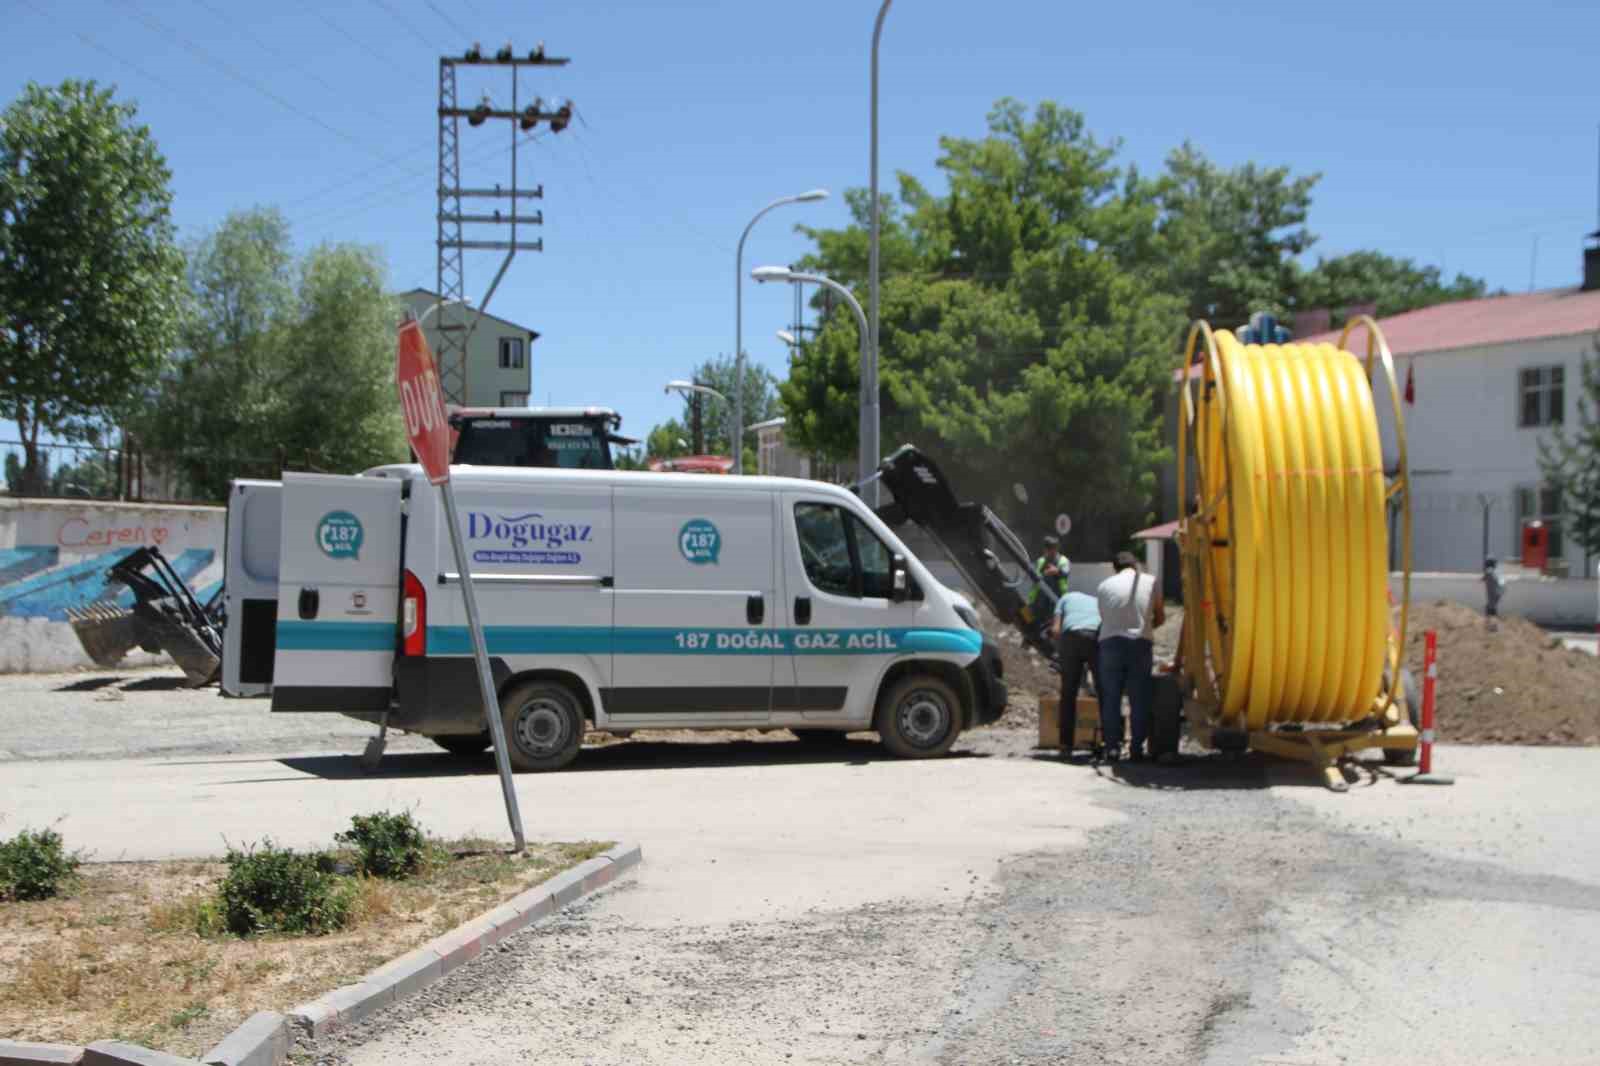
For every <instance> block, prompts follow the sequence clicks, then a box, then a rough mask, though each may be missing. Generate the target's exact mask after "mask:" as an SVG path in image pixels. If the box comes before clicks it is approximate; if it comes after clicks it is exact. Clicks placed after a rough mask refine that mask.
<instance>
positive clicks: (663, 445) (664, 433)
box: [644, 418, 694, 460]
mask: <svg viewBox="0 0 1600 1066" xmlns="http://www.w3.org/2000/svg"><path fill="white" fill-rule="evenodd" d="M693 450H694V447H693V442H692V441H690V440H689V430H688V428H687V427H686V426H684V424H683V423H681V422H679V421H678V420H677V419H676V418H669V419H667V420H666V421H665V422H662V423H661V424H660V425H658V426H656V427H655V428H653V429H652V430H650V435H649V436H648V437H646V438H645V442H644V454H645V458H646V460H650V459H676V458H678V456H680V455H689V454H691V453H692V452H693Z"/></svg>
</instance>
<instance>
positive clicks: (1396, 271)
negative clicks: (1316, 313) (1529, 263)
mask: <svg viewBox="0 0 1600 1066" xmlns="http://www.w3.org/2000/svg"><path fill="white" fill-rule="evenodd" d="M1488 288H1489V287H1488V285H1487V284H1485V283H1484V281H1483V279H1482V278H1471V277H1468V276H1466V275H1465V274H1457V275H1456V276H1455V279H1454V280H1452V281H1450V282H1446V281H1445V280H1444V278H1443V277H1442V276H1441V274H1440V272H1439V268H1438V267H1433V266H1421V265H1418V264H1417V263H1416V262H1414V261H1413V260H1410V259H1397V258H1394V257H1392V256H1387V255H1384V254H1383V253H1382V252H1370V251H1369V252H1351V253H1349V254H1348V255H1341V256H1335V257H1334V258H1332V259H1319V260H1317V265H1316V266H1315V267H1314V268H1312V269H1311V270H1308V271H1306V272H1305V273H1304V274H1303V275H1302V276H1301V277H1300V279H1299V282H1298V285H1297V291H1296V294H1295V306H1296V307H1297V308H1298V309H1302V310H1310V309H1313V308H1328V309H1329V310H1331V311H1332V312H1333V314H1334V321H1333V325H1334V326H1336V327H1337V326H1342V325H1344V315H1343V313H1342V312H1343V309H1344V308H1346V307H1349V306H1351V305H1352V304H1361V303H1375V304H1377V317H1379V318H1382V317H1384V316H1386V315H1398V314H1402V313H1404V312H1406V311H1415V310H1417V309H1418V308H1420V307H1432V306H1433V305H1434V304H1440V303H1448V302H1450V301H1452V300H1476V299H1478V298H1480V297H1482V296H1484V295H1485V294H1486V293H1487V292H1488Z"/></svg>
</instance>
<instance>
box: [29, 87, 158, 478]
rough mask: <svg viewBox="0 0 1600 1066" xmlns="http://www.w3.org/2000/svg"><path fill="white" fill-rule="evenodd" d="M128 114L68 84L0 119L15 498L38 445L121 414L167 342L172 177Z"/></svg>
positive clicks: (129, 109)
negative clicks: (17, 438)
mask: <svg viewBox="0 0 1600 1066" xmlns="http://www.w3.org/2000/svg"><path fill="white" fill-rule="evenodd" d="M135 115H136V109H135V108H134V106H133V105H132V104H126V103H117V102H116V101H115V100H114V99H113V95H112V91H111V90H109V89H100V88H99V87H98V86H96V84H95V83H94V82H79V81H66V82H63V83H62V84H61V85H60V86H59V87H58V88H54V89H47V88H43V87H41V86H38V85H35V84H33V83H29V85H28V86H27V87H26V88H25V89H24V90H23V92H22V95H21V97H20V98H18V99H17V100H16V101H15V102H14V103H13V104H12V105H11V106H10V107H8V108H7V109H6V110H5V112H4V114H3V115H0V410H3V411H4V412H5V414H6V415H8V416H10V417H12V418H14V419H15V420H16V423H17V429H18V432H19V434H20V435H21V437H22V447H23V455H24V458H23V463H22V469H21V471H20V473H19V482H20V485H21V487H22V489H23V491H25V492H37V491H40V490H41V489H42V488H43V487H44V467H43V464H42V462H41V455H40V445H39V439H40V435H41V433H44V432H48V433H51V434H60V435H62V436H67V437H80V436H82V435H83V432H84V431H85V429H86V427H87V426H89V425H92V424H94V423H96V422H99V421H103V420H105V419H107V418H109V417H114V416H115V415H117V414H118V413H120V412H121V410H122V409H123V405H124V403H125V401H126V400H127V399H128V397H129V396H130V395H135V394H137V393H138V392H139V391H140V390H141V389H142V388H143V387H144V386H145V385H146V384H147V383H148V382H149V381H150V380H151V379H152V378H153V377H154V375H155V374H156V373H157V371H158V369H159V367H160V366H161V362H162V360H163V359H164V358H165V357H166V355H167V353H168V352H169V351H170V350H171V348H172V346H173V344H174V343H175V342H176V340H177V336H178V324H179V313H180V308H181V306H182V302H183V301H182V295H183V257H182V255H181V253H180V252H179V251H178V248H177V246H176V244H175V243H174V237H173V233H174V230H173V224H172V220H171V204H172V193H171V190H170V189H169V187H168V184H169V182H170V180H171V173H170V172H169V171H168V169H167V165H166V161H165V159H164V158H163V157H162V155H161V152H160V150H159V149H158V148H157V146H156V143H155V139H154V138H153V137H152V136H151V135H150V131H149V129H148V128H147V127H145V126H141V125H138V124H136V122H135Z"/></svg>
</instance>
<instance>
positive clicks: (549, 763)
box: [500, 681, 583, 770]
mask: <svg viewBox="0 0 1600 1066" xmlns="http://www.w3.org/2000/svg"><path fill="white" fill-rule="evenodd" d="M500 715H501V718H502V719H503V720H504V721H505V726H506V749H507V750H506V754H507V755H509V756H510V758H511V765H512V767H514V768H515V769H517V770H559V769H561V768H562V767H563V766H565V765H567V763H569V762H571V761H572V760H573V759H574V758H576V757H577V754H578V748H579V747H580V746H581V745H582V744H583V707H582V706H581V705H580V704H579V703H578V697H577V696H575V695H574V694H573V692H572V690H571V689H569V688H568V687H567V686H566V685H563V684H561V683H560V682H559V681H533V682H529V683H528V684H526V685H518V686H517V687H515V688H513V689H510V690H509V691H507V692H506V694H505V695H504V696H502V697H501V698H500Z"/></svg>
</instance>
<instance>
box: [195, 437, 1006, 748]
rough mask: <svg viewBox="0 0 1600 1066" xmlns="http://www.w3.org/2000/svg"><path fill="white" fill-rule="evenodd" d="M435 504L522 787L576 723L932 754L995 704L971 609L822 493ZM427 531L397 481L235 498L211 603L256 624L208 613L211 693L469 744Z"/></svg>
mask: <svg viewBox="0 0 1600 1066" xmlns="http://www.w3.org/2000/svg"><path fill="white" fill-rule="evenodd" d="M454 484H455V493H456V499H457V510H458V512H459V516H460V522H461V534H462V536H463V537H464V538H465V542H466V545H467V551H468V553H469V555H470V558H471V560H472V566H473V577H474V582H475V585H476V587H477V599H478V604H479V609H480V612H481V614H482V616H483V622H484V626H485V633H486V637H487V642H488V648H489V654H490V657H491V665H492V671H493V674H494V678H495V682H496V687H497V690H498V691H497V696H498V699H499V705H500V710H501V714H502V715H503V717H504V721H505V726H506V734H507V736H508V738H509V748H510V751H509V755H510V757H511V761H512V763H513V765H514V766H516V767H517V768H518V769H522V770H548V769H556V768H558V767H561V766H564V765H565V764H566V763H568V762H569V761H571V759H572V758H573V757H574V756H575V755H576V754H577V752H578V748H579V744H580V743H581V741H582V738H583V734H584V732H585V730H586V729H590V728H593V729H603V730H607V731H610V732H614V733H624V734H625V733H628V732H631V731H632V730H635V729H643V728H674V729H727V728H738V729H743V728H778V727H788V728H792V729H795V730H797V731H800V732H802V733H805V734H807V735H816V734H823V735H825V734H828V733H833V734H838V733H841V732H851V731H857V730H865V729H877V730H878V732H879V733H880V735H881V736H882V739H883V743H884V745H885V747H887V748H888V749H889V750H890V751H891V752H893V753H894V754H896V755H901V756H906V757H926V756H933V755H939V754H942V753H944V752H946V751H948V750H949V748H950V746H951V744H952V743H954V741H955V739H956V737H957V736H958V735H959V734H960V732H961V730H963V729H965V728H968V727H971V726H975V725H978V724H980V723H986V722H991V721H993V720H995V719H996V718H998V717H999V716H1000V714H1001V712H1002V710H1003V709H1004V707H1005V701H1006V692H1005V686H1004V683H1003V678H1002V668H1001V665H1000V657H999V650H998V648H997V647H996V646H995V645H994V644H993V643H991V642H987V641H985V640H984V638H983V634H982V633H981V632H980V631H979V630H978V629H977V619H976V615H975V613H974V612H973V610H972V607H971V605H970V604H968V603H967V602H966V601H965V600H964V599H963V598H962V597H961V596H960V595H958V594H957V593H955V592H953V591H952V590H950V589H948V588H946V587H944V586H943V585H941V584H940V583H939V582H938V581H937V580H936V579H935V578H933V577H932V576H931V575H930V574H929V573H928V571H927V569H926V568H925V567H924V566H923V565H922V563H921V562H920V561H919V560H917V559H916V558H915V557H914V556H912V555H911V553H910V552H908V551H907V550H906V548H905V546H904V545H903V544H902V543H901V542H900V540H899V539H898V538H897V537H896V536H895V534H894V533H893V532H892V531H891V530H890V529H889V528H888V527H887V526H886V525H884V523H883V522H882V521H881V520H879V518H878V517H877V516H876V515H874V514H872V512H871V511H870V510H868V509H867V508H866V507H865V505H863V504H862V502H861V501H860V500H859V499H858V498H857V497H855V496H854V495H852V494H851V493H849V492H848V491H846V490H844V489H842V488H839V487H837V486H833V485H826V484H822V483H820V482H812V481H800V480H791V479H786V478H757V477H741V478H725V477H716V476H705V475H682V476H678V477H670V478H663V477H661V476H660V475H653V474H649V473H636V472H624V471H587V470H556V469H509V468H458V469H457V470H456V471H455V474H454ZM444 521H445V519H444V508H443V506H442V503H441V497H440V494H439V492H438V490H436V489H435V488H433V487H432V486H430V485H429V484H428V483H427V481H426V479H425V478H423V477H422V476H421V472H420V469H419V468H418V467H416V466H406V465H400V466H389V467H381V468H378V469H375V470H371V471H368V472H367V473H366V474H364V475H361V476H355V477H344V476H333V475H321V474H286V475H285V476H284V480H283V481H282V482H281V483H274V482H246V481H241V482H237V483H235V486H234V492H233V493H232V495H231V496H230V503H229V535H228V558H227V575H228V576H227V578H226V583H227V587H228V589H229V590H230V594H232V592H233V591H234V590H236V589H237V590H240V595H241V596H245V595H250V596H253V597H254V598H255V600H256V603H257V606H256V607H255V608H254V609H253V612H252V608H251V607H250V605H249V603H248V602H243V603H241V604H240V608H239V609H238V610H230V611H229V612H228V620H229V633H228V635H227V648H228V654H227V656H226V659H225V663H224V682H223V687H224V690H225V691H227V692H229V693H230V694H239V695H243V694H250V693H252V692H256V693H259V692H261V691H263V690H264V689H265V688H266V686H267V685H268V684H270V691H271V695H272V708H273V710H274V711H337V712H342V713H345V714H350V715H353V716H355V717H358V718H363V719H366V720H370V721H374V722H376V721H379V720H380V719H381V717H382V716H383V715H385V714H387V716H388V717H387V722H388V725H389V727H390V728H397V729H403V730H408V731H411V732H415V733H421V734H423V735H426V736H430V737H433V738H434V739H435V740H437V741H438V743H439V744H440V745H441V746H442V747H444V748H446V749H448V750H450V751H455V752H472V751H481V750H483V749H485V748H486V747H487V746H488V744H489V737H488V734H487V732H486V731H485V729H484V723H483V718H482V713H483V712H482V704H481V702H480V699H479V695H478V688H477V682H476V677H475V673H474V667H473V662H472V658H471V640H470V635H469V633H468V631H467V627H466V619H465V616H464V610H463V606H462V599H461V595H460V592H459V588H460V576H459V575H458V574H457V573H456V572H455V564H454V561H453V555H452V552H451V549H450V543H449V531H448V529H447V528H446V527H445V525H444ZM271 548H275V549H276V554H275V555H274V556H273V559H272V563H271V565H270V566H269V565H268V564H267V562H266V556H267V555H269V554H271V551H270V549H271ZM236 570H237V571H238V574H237V576H236V575H235V571H236ZM269 570H270V571H271V572H272V574H273V577H272V578H271V579H270V580H268V579H267V578H266V576H265V575H266V574H267V572H268V571H269ZM247 571H249V572H248V573H247ZM252 580H253V581H255V582H256V583H255V584H253V585H252V584H251V581H252ZM269 593H270V599H271V600H272V601H273V602H272V605H271V606H270V607H269V606H268V605H267V600H268V597H269ZM252 616H253V617H255V618H256V619H257V620H258V622H257V624H256V625H255V626H254V627H252V626H251V625H250V624H249V621H248V619H249V618H250V617H252ZM269 616H270V617H271V618H272V619H273V624H272V626H271V627H270V628H269V627H267V626H266V625H265V624H264V620H265V619H266V618H267V617H269ZM269 658H270V661H271V663H272V669H271V676H270V677H269V678H267V679H266V680H265V681H263V680H262V678H261V673H260V667H261V666H262V664H264V663H265V662H266V661H268V659H269ZM252 665H253V666H254V667H255V668H256V670H255V672H254V673H251V671H250V670H249V669H248V667H249V666H252Z"/></svg>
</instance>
